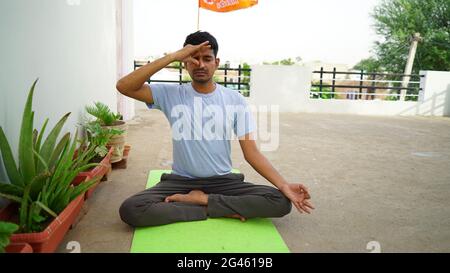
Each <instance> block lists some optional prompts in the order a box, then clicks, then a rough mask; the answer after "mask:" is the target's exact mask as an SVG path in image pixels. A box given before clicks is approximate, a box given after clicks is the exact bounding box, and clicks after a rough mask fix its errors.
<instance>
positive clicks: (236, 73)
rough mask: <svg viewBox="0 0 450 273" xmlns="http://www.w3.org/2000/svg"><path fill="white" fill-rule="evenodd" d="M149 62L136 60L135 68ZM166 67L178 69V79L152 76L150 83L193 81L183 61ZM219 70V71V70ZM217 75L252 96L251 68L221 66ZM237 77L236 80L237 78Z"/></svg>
mask: <svg viewBox="0 0 450 273" xmlns="http://www.w3.org/2000/svg"><path fill="white" fill-rule="evenodd" d="M147 63H149V62H145V61H144V62H143V61H134V69H135V70H136V69H138V68H139V67H141V66H144V65H146V64H147ZM165 68H166V69H173V70H178V80H152V79H151V78H150V79H148V80H147V82H148V83H158V82H159V83H178V84H180V85H181V84H183V83H188V82H191V79H190V77H189V74H187V73H184V74H183V67H182V65H181V63H178V64H176V65H170V66H166V67H165ZM217 71H218V72H217ZM217 71H216V75H215V76H214V79H215V82H217V83H218V84H221V85H223V86H225V87H228V88H230V89H234V90H236V91H239V92H240V93H242V94H243V95H244V96H246V97H248V96H250V75H251V71H252V70H251V68H249V67H245V68H244V67H243V66H242V65H238V67H237V68H232V67H229V66H228V65H225V66H221V67H219V68H218V69H217ZM235 79H236V80H235Z"/></svg>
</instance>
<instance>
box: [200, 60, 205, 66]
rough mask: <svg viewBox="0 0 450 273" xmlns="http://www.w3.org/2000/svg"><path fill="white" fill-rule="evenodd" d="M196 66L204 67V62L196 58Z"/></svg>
mask: <svg viewBox="0 0 450 273" xmlns="http://www.w3.org/2000/svg"><path fill="white" fill-rule="evenodd" d="M198 67H200V68H202V67H205V63H204V62H203V61H202V60H198Z"/></svg>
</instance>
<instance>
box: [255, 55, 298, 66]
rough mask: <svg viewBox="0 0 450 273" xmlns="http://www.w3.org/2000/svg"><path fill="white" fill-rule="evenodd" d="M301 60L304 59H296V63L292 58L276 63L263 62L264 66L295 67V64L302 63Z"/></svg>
mask: <svg viewBox="0 0 450 273" xmlns="http://www.w3.org/2000/svg"><path fill="white" fill-rule="evenodd" d="M301 60H302V58H300V57H295V61H294V60H292V59H291V58H287V59H283V60H280V61H275V62H263V64H271V65H294V64H298V63H300V62H301Z"/></svg>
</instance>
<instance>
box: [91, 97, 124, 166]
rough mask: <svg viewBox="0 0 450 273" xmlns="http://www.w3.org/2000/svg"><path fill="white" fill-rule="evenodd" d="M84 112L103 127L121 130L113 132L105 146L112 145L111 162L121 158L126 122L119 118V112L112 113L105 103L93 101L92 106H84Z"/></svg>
mask: <svg viewBox="0 0 450 273" xmlns="http://www.w3.org/2000/svg"><path fill="white" fill-rule="evenodd" d="M86 112H88V113H89V114H91V115H92V116H94V117H96V118H97V120H96V121H97V122H99V124H100V126H101V127H103V128H105V129H115V130H120V131H122V133H121V134H114V135H113V136H112V137H111V138H110V140H109V141H108V143H107V146H112V147H114V152H113V155H112V157H111V163H116V162H119V161H121V160H122V158H123V152H124V149H125V137H126V133H127V124H126V123H125V122H124V121H123V120H121V119H122V116H121V115H120V114H115V113H113V112H112V111H111V110H110V109H109V107H108V106H107V105H106V104H103V103H101V102H95V103H94V106H86Z"/></svg>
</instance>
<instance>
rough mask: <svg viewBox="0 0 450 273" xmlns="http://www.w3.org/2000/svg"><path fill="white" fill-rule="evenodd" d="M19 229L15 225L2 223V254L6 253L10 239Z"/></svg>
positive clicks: (0, 251)
mask: <svg viewBox="0 0 450 273" xmlns="http://www.w3.org/2000/svg"><path fill="white" fill-rule="evenodd" d="M18 229H19V226H18V225H16V224H14V223H8V222H2V221H0V253H5V248H6V247H7V246H8V245H9V242H10V241H9V238H10V237H11V235H12V234H13V233H14V232H16V231H17V230H18Z"/></svg>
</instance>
